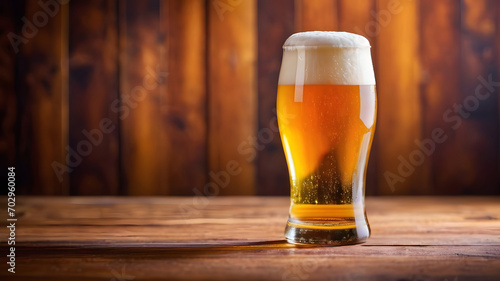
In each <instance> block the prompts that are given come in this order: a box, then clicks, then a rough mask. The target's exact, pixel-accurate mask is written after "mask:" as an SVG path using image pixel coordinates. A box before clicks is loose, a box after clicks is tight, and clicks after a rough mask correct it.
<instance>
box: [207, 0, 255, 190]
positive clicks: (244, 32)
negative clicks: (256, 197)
mask: <svg viewBox="0 0 500 281" xmlns="http://www.w3.org/2000/svg"><path fill="white" fill-rule="evenodd" d="M211 3H212V5H210V6H209V7H207V9H208V25H209V26H208V34H209V38H208V70H207V71H208V91H209V97H208V106H209V114H208V116H209V126H208V127H209V130H208V132H209V138H208V140H209V143H208V147H209V152H208V157H209V165H208V168H209V171H210V172H211V173H213V174H214V175H215V176H211V177H210V182H209V183H207V185H205V186H204V187H203V190H201V188H199V192H201V193H203V194H205V195H210V194H219V193H220V194H224V195H228V194H246V195H248V194H254V193H255V165H254V163H255V157H252V156H253V154H254V153H256V151H255V147H254V144H255V142H254V141H253V139H254V138H256V132H257V129H256V124H257V115H256V106H257V92H256V90H257V88H256V81H257V78H256V73H255V69H256V62H257V58H256V54H257V52H256V46H257V42H256V40H257V34H256V31H257V22H256V20H257V1H255V0H249V1H222V0H217V1H213V2H211ZM228 166H229V168H228ZM234 167H236V168H234ZM220 173H223V174H224V175H226V176H227V177H224V176H221V177H218V176H217V175H222V174H220ZM231 174H233V175H231ZM215 177H218V178H219V180H215V179H214V178H215Z"/></svg>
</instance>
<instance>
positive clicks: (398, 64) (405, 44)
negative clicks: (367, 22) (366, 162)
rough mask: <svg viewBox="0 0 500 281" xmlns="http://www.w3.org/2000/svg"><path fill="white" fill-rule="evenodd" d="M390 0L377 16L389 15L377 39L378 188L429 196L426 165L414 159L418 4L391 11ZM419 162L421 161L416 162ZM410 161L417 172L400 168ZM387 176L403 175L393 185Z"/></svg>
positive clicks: (417, 136)
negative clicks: (396, 11)
mask: <svg viewBox="0 0 500 281" xmlns="http://www.w3.org/2000/svg"><path fill="white" fill-rule="evenodd" d="M391 3H393V1H391V0H384V1H378V2H377V13H379V14H381V13H384V14H385V15H386V16H385V18H386V20H385V23H384V24H382V23H380V29H379V32H378V33H377V34H378V37H377V50H376V51H377V53H376V56H377V64H376V65H375V67H376V70H377V96H378V101H379V103H378V111H379V112H380V114H379V115H378V119H377V132H376V134H375V138H376V143H377V145H378V154H379V157H378V163H377V168H378V175H379V177H378V189H379V192H380V193H381V194H388V193H395V194H425V193H426V192H427V191H428V189H427V188H428V186H429V174H428V173H429V171H428V166H427V161H425V159H424V161H423V162H422V161H421V160H417V161H413V162H414V163H420V162H422V163H421V164H420V165H414V164H412V163H411V162H410V161H411V160H410V155H412V153H413V154H414V151H417V150H418V147H417V146H416V145H415V143H414V141H415V140H419V139H422V134H421V126H422V107H421V106H422V105H421V102H420V92H419V86H420V69H419V68H420V66H419V60H418V57H419V48H418V47H419V44H420V38H419V35H418V34H419V33H418V27H419V6H418V3H417V1H400V2H398V3H399V4H400V9H398V10H399V12H398V13H392V12H389V7H391V5H392V4H391ZM416 159H418V158H416ZM404 162H408V163H409V165H406V166H413V169H412V168H402V169H401V168H400V170H401V171H403V172H399V171H398V167H400V166H402V164H401V163H404ZM387 173H392V174H393V175H396V176H398V177H399V178H398V180H397V181H396V180H392V178H393V177H391V180H390V181H388V180H387V177H388V174H387Z"/></svg>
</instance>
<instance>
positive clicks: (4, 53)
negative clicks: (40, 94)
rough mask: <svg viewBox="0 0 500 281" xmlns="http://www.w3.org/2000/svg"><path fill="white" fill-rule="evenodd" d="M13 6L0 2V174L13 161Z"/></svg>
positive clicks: (0, 177)
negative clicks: (11, 39)
mask: <svg viewBox="0 0 500 281" xmlns="http://www.w3.org/2000/svg"><path fill="white" fill-rule="evenodd" d="M14 5H15V4H14V3H12V2H11V1H2V2H1V3H0V93H1V94H0V171H7V167H9V166H13V165H15V158H16V121H17V98H16V92H15V73H16V55H15V53H16V52H15V50H14V48H13V47H12V43H11V41H10V40H9V36H12V34H16V32H17V29H16V20H15V13H13V11H15V10H14ZM9 11H10V12H9ZM0 180H2V181H3V182H7V175H6V174H3V175H2V174H0ZM2 194H6V192H5V193H2Z"/></svg>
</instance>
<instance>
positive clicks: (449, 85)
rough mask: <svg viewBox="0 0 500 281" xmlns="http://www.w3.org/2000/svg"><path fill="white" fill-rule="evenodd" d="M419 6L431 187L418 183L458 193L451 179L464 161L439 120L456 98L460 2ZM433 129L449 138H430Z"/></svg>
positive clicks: (430, 191) (448, 128)
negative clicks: (459, 158) (439, 139)
mask: <svg viewBox="0 0 500 281" xmlns="http://www.w3.org/2000/svg"><path fill="white" fill-rule="evenodd" d="M420 7H421V13H420V14H421V21H422V25H421V28H422V30H421V37H422V38H421V41H422V44H421V46H422V49H421V56H422V73H423V79H422V88H421V89H422V101H423V107H424V114H422V118H423V134H422V141H423V140H424V139H426V141H425V143H427V147H428V149H429V150H428V151H429V152H428V154H429V157H428V159H427V160H426V161H427V164H428V165H429V167H430V169H431V170H432V178H431V185H432V188H431V186H422V189H423V190H424V191H425V193H426V194H458V193H460V183H459V182H457V181H455V180H454V178H456V177H457V175H459V174H460V173H461V169H462V167H464V163H463V162H462V161H457V157H460V156H458V155H457V151H459V150H460V145H457V143H456V142H457V139H456V138H453V135H454V130H453V129H452V128H451V126H450V124H448V123H447V122H446V121H445V120H444V119H443V114H445V112H446V111H447V110H448V109H450V108H451V107H452V105H453V104H454V103H456V102H458V101H460V83H458V81H460V3H459V2H457V1H455V0H444V1H431V0H423V1H421V2H420ZM455 81H456V82H455ZM436 130H437V131H440V130H442V131H444V133H445V134H446V135H447V136H449V137H448V138H449V139H448V140H446V141H445V142H443V143H436V142H435V141H434V140H433V138H432V134H433V132H434V131H436ZM437 131H436V132H437ZM432 151H434V152H432Z"/></svg>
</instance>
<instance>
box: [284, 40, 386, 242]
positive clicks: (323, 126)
mask: <svg viewBox="0 0 500 281" xmlns="http://www.w3.org/2000/svg"><path fill="white" fill-rule="evenodd" d="M283 50H284V53H283V61H282V64H281V70H280V75H279V82H278V96H277V110H278V112H279V111H283V112H287V113H288V114H290V115H292V116H294V118H293V119H290V118H288V119H286V118H279V117H280V116H278V123H279V129H280V135H281V140H282V144H283V150H284V152H285V156H286V161H287V164H288V171H289V176H290V185H291V186H290V188H291V206H290V214H289V219H288V221H287V225H286V229H285V236H286V239H287V240H288V241H289V242H291V243H297V244H301V243H304V244H326V245H346V244H355V243H361V242H364V241H366V239H367V238H368V237H369V236H370V227H369V224H368V220H367V217H366V212H365V204H364V188H365V172H366V167H367V163H368V156H369V153H370V147H371V143H372V139H373V134H374V130H375V123H376V122H375V121H376V120H375V119H376V110H377V99H376V93H375V76H374V71H373V65H372V59H371V54H370V43H369V41H368V40H367V39H366V38H364V37H363V36H360V35H357V34H353V33H347V32H326V31H311V32H301V33H296V34H293V35H292V36H290V37H289V38H288V39H287V40H286V42H285V44H284V46H283Z"/></svg>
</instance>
